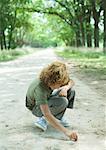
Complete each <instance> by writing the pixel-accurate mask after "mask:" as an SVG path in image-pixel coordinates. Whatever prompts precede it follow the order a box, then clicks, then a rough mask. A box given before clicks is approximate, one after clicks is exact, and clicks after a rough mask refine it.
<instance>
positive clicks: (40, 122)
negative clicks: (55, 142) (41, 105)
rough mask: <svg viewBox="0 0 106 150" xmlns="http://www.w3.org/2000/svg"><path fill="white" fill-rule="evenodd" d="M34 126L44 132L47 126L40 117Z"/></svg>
mask: <svg viewBox="0 0 106 150" xmlns="http://www.w3.org/2000/svg"><path fill="white" fill-rule="evenodd" d="M34 125H35V126H36V127H38V128H40V129H42V130H43V131H46V129H47V125H48V124H47V121H46V120H45V119H44V118H43V117H41V118H39V120H38V121H37V122H35V123H34Z"/></svg>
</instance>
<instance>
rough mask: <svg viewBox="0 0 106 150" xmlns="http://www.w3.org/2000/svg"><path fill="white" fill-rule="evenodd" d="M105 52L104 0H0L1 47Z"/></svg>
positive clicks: (105, 8) (105, 3)
mask: <svg viewBox="0 0 106 150" xmlns="http://www.w3.org/2000/svg"><path fill="white" fill-rule="evenodd" d="M101 43H102V45H103V47H104V52H106V1H105V0H79V1H77V0H3V1H2V0H0V45H1V49H3V48H5V49H10V48H14V47H17V46H22V45H23V44H31V45H32V46H37V47H38V46H42V47H48V46H57V45H61V44H64V45H67V46H77V47H79V46H86V47H93V46H94V47H99V46H100V44H101Z"/></svg>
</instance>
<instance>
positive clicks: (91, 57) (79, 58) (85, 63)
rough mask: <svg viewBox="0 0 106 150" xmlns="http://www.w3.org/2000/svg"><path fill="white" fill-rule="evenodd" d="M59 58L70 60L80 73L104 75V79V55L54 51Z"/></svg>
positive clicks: (105, 58)
mask: <svg viewBox="0 0 106 150" xmlns="http://www.w3.org/2000/svg"><path fill="white" fill-rule="evenodd" d="M56 54H57V55H58V56H60V57H63V58H65V59H68V60H70V62H71V61H72V62H74V63H75V64H76V65H78V66H79V68H80V69H81V71H83V72H85V73H88V74H89V75H90V74H93V75H96V76H99V77H100V76H101V75H105V78H106V55H104V54H103V53H102V52H93V51H87V50H85V51H80V50H77V49H72V48H68V49H64V50H62V51H60V50H56Z"/></svg>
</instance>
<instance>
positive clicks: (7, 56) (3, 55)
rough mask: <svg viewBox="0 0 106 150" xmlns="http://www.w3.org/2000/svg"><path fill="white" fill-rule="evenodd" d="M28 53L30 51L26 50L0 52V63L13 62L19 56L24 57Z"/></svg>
mask: <svg viewBox="0 0 106 150" xmlns="http://www.w3.org/2000/svg"><path fill="white" fill-rule="evenodd" d="M28 53H30V51H27V50H23V49H22V50H20V49H15V50H9V51H7V50H3V51H0V62H1V61H9V60H13V59H16V58H18V57H20V56H23V55H26V54H28Z"/></svg>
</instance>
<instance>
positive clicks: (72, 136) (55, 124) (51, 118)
mask: <svg viewBox="0 0 106 150" xmlns="http://www.w3.org/2000/svg"><path fill="white" fill-rule="evenodd" d="M40 108H41V111H42V113H43V115H44V117H45V118H46V119H47V121H48V122H49V123H50V124H51V125H52V126H53V127H54V128H56V129H58V130H60V131H62V132H63V133H64V134H65V135H66V136H68V137H69V138H70V140H74V141H77V139H78V137H77V134H76V133H75V132H71V131H70V130H68V129H66V128H65V127H64V126H63V125H61V124H60V123H59V121H58V120H57V119H56V118H55V117H54V116H53V115H52V114H51V112H50V109H49V106H48V105H47V104H42V105H40Z"/></svg>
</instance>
